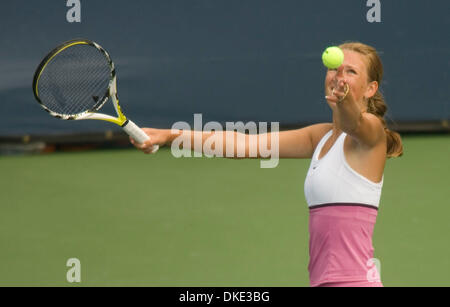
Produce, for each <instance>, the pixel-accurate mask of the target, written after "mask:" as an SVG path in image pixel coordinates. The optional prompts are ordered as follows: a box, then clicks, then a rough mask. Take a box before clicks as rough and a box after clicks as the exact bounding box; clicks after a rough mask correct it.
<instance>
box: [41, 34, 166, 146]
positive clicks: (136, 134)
mask: <svg viewBox="0 0 450 307" xmlns="http://www.w3.org/2000/svg"><path fill="white" fill-rule="evenodd" d="M75 45H90V46H92V47H94V48H96V49H97V50H98V51H100V52H101V53H102V54H103V55H104V56H105V59H106V60H107V62H108V65H109V67H110V80H109V85H108V89H107V91H106V92H105V94H104V95H103V97H102V98H101V99H99V100H98V102H97V103H96V104H95V105H94V107H92V108H91V109H89V110H86V111H83V112H80V113H77V114H60V113H57V112H54V111H52V110H50V109H49V108H48V107H47V106H46V105H45V104H44V103H43V102H42V101H41V99H40V97H39V80H40V77H41V75H42V73H43V71H44V70H45V68H46V66H47V65H48V63H50V62H51V61H52V59H53V58H54V57H55V56H57V55H58V54H59V53H61V52H63V51H64V50H66V49H67V48H70V47H72V46H75ZM33 94H34V97H35V98H36V100H37V101H38V103H39V104H40V105H41V107H42V108H43V109H44V110H45V111H47V112H48V113H49V114H50V115H51V116H53V117H56V118H59V119H63V120H85V119H95V120H103V121H108V122H111V123H114V124H116V125H119V126H121V127H122V128H123V129H124V130H125V131H126V132H127V133H128V134H129V135H130V136H132V137H133V138H134V139H136V140H137V141H138V142H139V143H143V142H145V141H146V140H148V139H149V137H148V136H147V135H146V134H145V133H144V132H143V131H142V130H141V129H140V128H139V127H138V126H137V125H136V124H135V123H133V122H132V121H130V120H128V119H127V118H126V116H125V115H124V114H123V112H122V110H121V108H120V105H119V98H118V96H117V77H116V69H115V66H114V62H113V61H112V60H111V56H110V55H109V53H108V52H107V51H106V50H105V49H103V47H101V46H100V45H99V44H97V43H96V42H94V41H91V40H88V39H83V38H82V39H73V40H70V41H67V42H65V43H62V44H61V45H59V46H57V47H56V48H54V49H53V50H52V51H50V53H49V54H48V55H47V56H46V57H45V58H44V59H43V60H42V61H41V63H40V64H39V66H38V68H37V69H36V72H35V74H34V77H33ZM109 98H111V100H112V103H113V106H114V109H115V111H116V113H117V117H114V116H111V115H107V114H103V113H99V112H97V111H98V110H100V108H102V107H103V105H104V104H105V103H106V102H107V101H108V100H109ZM158 148H159V146H158V145H154V146H153V151H152V152H156V151H157V150H158Z"/></svg>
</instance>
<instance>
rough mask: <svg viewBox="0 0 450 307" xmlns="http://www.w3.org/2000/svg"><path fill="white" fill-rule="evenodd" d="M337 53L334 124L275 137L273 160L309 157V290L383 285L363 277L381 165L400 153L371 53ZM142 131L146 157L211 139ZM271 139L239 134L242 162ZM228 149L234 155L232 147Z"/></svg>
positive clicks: (367, 49) (328, 85)
mask: <svg viewBox="0 0 450 307" xmlns="http://www.w3.org/2000/svg"><path fill="white" fill-rule="evenodd" d="M340 48H341V49H342V50H343V52H344V55H345V57H344V62H343V64H342V65H341V66H340V67H339V68H337V69H330V70H328V71H327V74H326V77H325V95H326V96H325V98H326V100H327V102H328V105H329V106H330V108H331V111H332V122H331V123H321V124H316V125H311V126H308V127H305V128H302V129H298V130H290V131H283V132H280V133H279V136H278V137H279V157H280V158H309V159H311V166H310V168H309V171H308V174H307V177H306V181H305V195H306V200H307V203H308V206H309V209H310V219H309V232H310V243H309V248H310V251H309V254H310V262H309V266H308V270H309V273H310V283H311V286H382V283H381V280H379V279H376V278H375V280H374V279H373V278H372V277H373V276H377V274H375V275H374V274H373V271H372V272H369V270H373V263H372V262H371V261H372V260H371V259H372V258H373V247H372V234H373V228H374V225H375V221H376V217H377V212H378V211H377V210H378V206H379V201H380V196H381V189H382V185H383V170H384V166H385V162H386V159H387V158H388V157H397V156H400V155H402V152H403V147H402V142H401V139H400V136H399V134H397V133H396V132H393V131H390V130H389V129H387V127H386V124H385V121H384V119H383V116H384V114H385V112H386V110H387V107H386V104H385V102H384V98H383V96H382V94H381V93H380V91H379V86H380V84H381V80H382V76H383V66H382V63H381V60H380V58H379V56H378V54H377V52H376V50H375V49H374V48H373V47H371V46H368V45H365V44H362V43H358V42H352V43H345V44H342V45H341V46H340ZM144 131H145V132H146V133H147V134H148V135H149V136H150V138H151V140H150V141H148V142H146V143H145V144H137V143H135V142H134V141H133V140H131V142H132V143H133V144H134V145H135V146H136V147H137V148H138V149H140V150H142V151H144V152H145V153H150V152H151V150H152V145H153V144H159V145H168V144H171V142H172V141H173V140H174V139H175V138H178V137H179V138H183V137H184V138H191V140H190V141H191V142H190V144H194V142H193V138H194V135H195V136H196V137H201V138H202V139H203V141H205V140H206V139H207V138H208V137H210V136H211V135H212V134H214V133H215V132H209V133H206V132H205V133H202V132H194V131H189V132H186V131H178V132H177V133H173V132H171V130H170V129H169V130H161V129H150V128H146V129H144ZM218 133H219V132H216V133H215V134H218ZM237 134H238V133H237V132H234V135H233V137H235V139H236V136H237ZM271 136H272V134H271V133H268V134H260V135H245V138H244V139H245V144H243V145H244V146H245V149H246V157H249V152H250V148H249V146H250V145H249V144H253V146H258V144H259V141H260V140H261V138H266V139H268V143H269V146H270V145H271V139H272V138H271ZM250 138H254V139H253V140H252V141H254V142H250ZM223 140H224V144H223V145H224V146H223V148H226V138H223ZM234 144H235V145H234V152H233V154H235V153H236V151H237V147H238V144H237V143H236V142H235V143H234ZM192 147H193V145H192ZM258 148H259V146H258ZM192 149H193V148H192ZM258 154H259V153H258ZM227 156H230V153H228V152H227ZM370 276H372V277H370ZM369 277H370V278H369Z"/></svg>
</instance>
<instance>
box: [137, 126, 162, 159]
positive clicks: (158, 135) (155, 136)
mask: <svg viewBox="0 0 450 307" xmlns="http://www.w3.org/2000/svg"><path fill="white" fill-rule="evenodd" d="M142 130H143V131H144V132H145V134H147V135H148V136H149V137H150V140H148V141H146V142H145V143H142V144H140V143H138V142H137V141H135V140H134V139H133V138H131V137H130V142H131V144H133V145H134V147H136V148H137V149H139V150H141V151H142V152H144V153H146V154H150V153H153V152H152V151H153V149H154V148H153V146H155V145H159V146H160V147H161V146H164V145H166V144H167V143H168V142H169V140H170V138H169V137H170V130H165V129H153V128H142Z"/></svg>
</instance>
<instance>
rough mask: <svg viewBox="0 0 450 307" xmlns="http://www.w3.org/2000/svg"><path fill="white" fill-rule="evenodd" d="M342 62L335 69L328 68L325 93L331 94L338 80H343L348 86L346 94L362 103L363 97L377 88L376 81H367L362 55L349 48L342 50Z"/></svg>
mask: <svg viewBox="0 0 450 307" xmlns="http://www.w3.org/2000/svg"><path fill="white" fill-rule="evenodd" d="M343 52H344V62H343V63H342V65H341V66H340V67H339V68H337V69H329V70H328V71H327V75H326V78H325V95H326V96H332V92H333V89H334V88H335V87H337V84H338V82H340V81H345V82H346V83H347V84H348V86H349V93H348V95H352V97H353V99H354V100H355V101H357V102H360V103H363V107H364V108H365V107H366V105H365V103H364V100H365V98H370V97H372V96H373V95H375V93H376V92H377V90H378V83H377V82H376V81H373V82H369V81H368V79H369V78H368V75H367V66H366V63H365V62H364V58H363V57H364V56H363V55H362V54H360V53H358V52H355V51H351V50H345V49H344V50H343Z"/></svg>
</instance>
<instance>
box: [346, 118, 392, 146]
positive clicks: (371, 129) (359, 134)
mask: <svg viewBox="0 0 450 307" xmlns="http://www.w3.org/2000/svg"><path fill="white" fill-rule="evenodd" d="M347 134H349V135H350V136H351V137H352V138H353V139H355V140H356V141H357V142H358V143H359V144H360V145H363V146H365V147H368V148H372V147H375V146H376V145H378V144H380V143H381V142H382V141H383V140H384V136H385V133H384V126H383V124H382V122H381V120H380V119H379V118H378V117H377V116H376V115H374V114H371V113H367V112H364V113H362V114H361V117H360V120H359V123H358V125H357V127H356V129H354V130H353V131H349V132H347Z"/></svg>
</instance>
